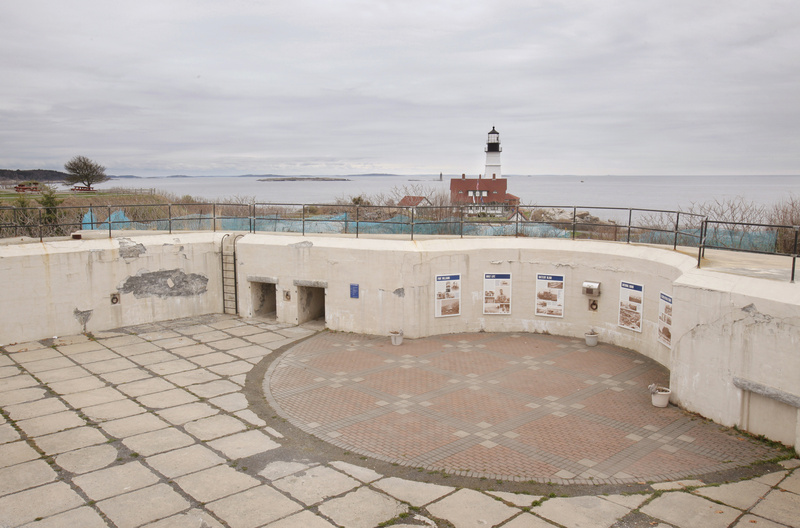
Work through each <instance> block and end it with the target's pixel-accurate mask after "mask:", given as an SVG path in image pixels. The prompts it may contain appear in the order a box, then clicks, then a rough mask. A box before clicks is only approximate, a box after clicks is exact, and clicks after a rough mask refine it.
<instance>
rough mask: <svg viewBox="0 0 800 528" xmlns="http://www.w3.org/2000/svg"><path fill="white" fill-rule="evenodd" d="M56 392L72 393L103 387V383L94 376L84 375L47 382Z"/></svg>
mask: <svg viewBox="0 0 800 528" xmlns="http://www.w3.org/2000/svg"><path fill="white" fill-rule="evenodd" d="M47 385H48V387H50V388H51V389H52V390H53V392H55V393H56V394H72V393H75V392H84V391H89V390H93V389H99V388H100V387H104V386H105V383H103V381H102V380H100V379H98V378H96V377H95V376H85V377H82V378H74V379H71V380H66V381H56V382H51V383H48V384H47Z"/></svg>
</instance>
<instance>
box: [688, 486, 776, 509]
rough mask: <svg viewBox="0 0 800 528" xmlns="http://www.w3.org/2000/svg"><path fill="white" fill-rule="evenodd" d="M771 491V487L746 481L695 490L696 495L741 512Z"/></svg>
mask: <svg viewBox="0 0 800 528" xmlns="http://www.w3.org/2000/svg"><path fill="white" fill-rule="evenodd" d="M769 490H770V487H769V486H767V485H765V484H761V483H758V482H754V481H752V480H746V481H744V482H736V483H733V484H722V485H721V486H716V487H708V488H700V489H697V490H695V491H694V493H696V494H697V495H702V496H703V497H707V498H709V499H713V500H715V501H719V502H722V503H724V504H727V505H728V506H733V507H734V508H739V509H740V510H747V509H750V507H751V506H753V505H754V504H755V503H756V502H757V501H758V500H759V499H761V497H763V496H764V495H766V494H767V493H768V492H769Z"/></svg>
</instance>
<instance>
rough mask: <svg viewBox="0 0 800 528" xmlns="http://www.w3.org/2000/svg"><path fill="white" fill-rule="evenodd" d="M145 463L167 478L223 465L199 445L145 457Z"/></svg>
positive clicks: (210, 451)
mask: <svg viewBox="0 0 800 528" xmlns="http://www.w3.org/2000/svg"><path fill="white" fill-rule="evenodd" d="M146 460H147V463H148V464H149V465H150V466H151V467H152V468H153V469H155V470H156V471H158V472H159V473H161V474H162V475H164V476H165V477H167V478H176V477H180V476H182V475H188V474H189V473H194V472H195V471H201V470H203V469H208V468H210V467H214V466H217V465H220V464H224V463H225V459H224V458H222V457H220V456H218V455H217V454H216V453H214V452H213V451H212V450H210V449H208V448H207V447H204V446H202V445H200V444H194V445H191V446H189V447H184V448H182V449H175V450H174V451H169V452H167V453H162V454H160V455H154V456H150V457H147V459H146Z"/></svg>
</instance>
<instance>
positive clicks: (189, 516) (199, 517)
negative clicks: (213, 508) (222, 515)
mask: <svg viewBox="0 0 800 528" xmlns="http://www.w3.org/2000/svg"><path fill="white" fill-rule="evenodd" d="M144 528H224V527H223V526H222V525H221V524H220V523H219V521H217V520H216V519H215V518H213V517H212V516H211V515H209V514H208V513H206V512H204V511H203V510H198V509H194V510H189V511H188V512H186V513H180V514H178V515H173V516H172V517H167V518H166V519H163V520H161V521H157V522H154V523H152V524H147V525H145V526H144Z"/></svg>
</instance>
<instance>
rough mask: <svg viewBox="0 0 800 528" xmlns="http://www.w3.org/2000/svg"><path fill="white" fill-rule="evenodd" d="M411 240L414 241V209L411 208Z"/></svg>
mask: <svg viewBox="0 0 800 528" xmlns="http://www.w3.org/2000/svg"><path fill="white" fill-rule="evenodd" d="M411 240H414V207H412V208H411Z"/></svg>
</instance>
